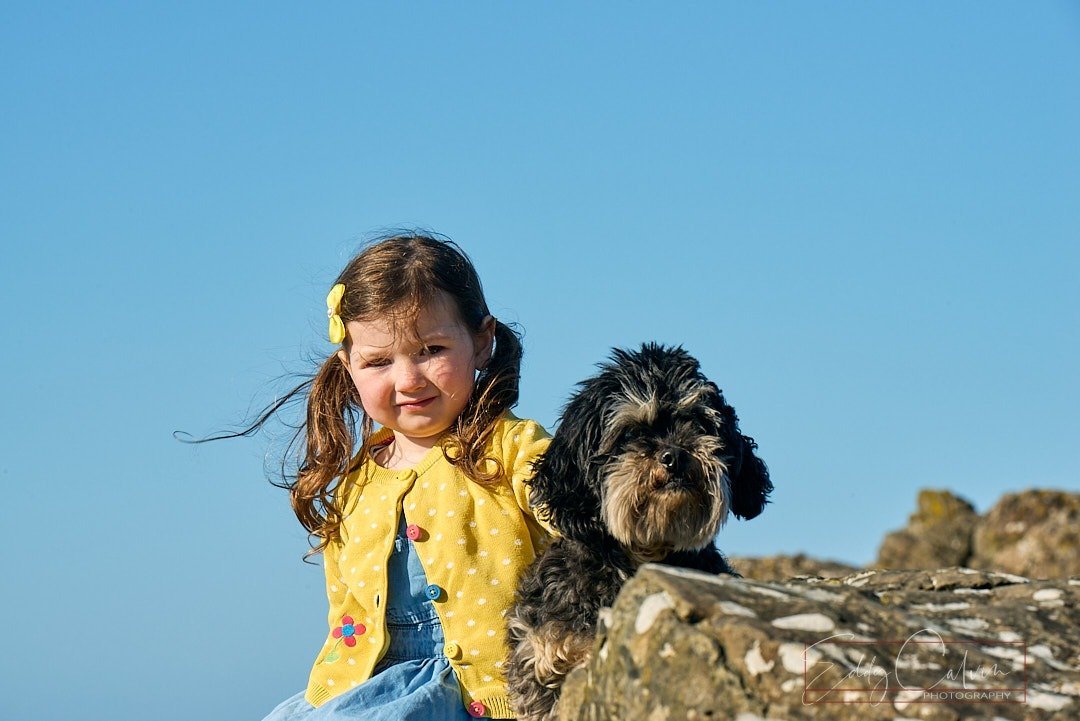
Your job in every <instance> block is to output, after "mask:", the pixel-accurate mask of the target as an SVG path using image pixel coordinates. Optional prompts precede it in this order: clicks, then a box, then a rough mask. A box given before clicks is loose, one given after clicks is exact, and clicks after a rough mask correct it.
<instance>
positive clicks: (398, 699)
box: [263, 514, 483, 721]
mask: <svg viewBox="0 0 1080 721" xmlns="http://www.w3.org/2000/svg"><path fill="white" fill-rule="evenodd" d="M405 528H406V523H405V517H404V514H403V515H402V518H401V521H400V523H399V525H398V531H397V537H396V538H394V551H393V553H392V554H391V556H390V562H389V564H388V567H387V573H388V578H387V586H388V590H387V603H386V628H387V631H388V632H389V636H390V646H389V648H388V649H387V650H386V655H385V656H383V658H382V659H381V660H380V661H379V663H378V665H377V666H375V670H374V671H372V675H371V678H370V679H368V680H367V681H365V682H364V683H362V684H360V685H359V686H357V687H356V688H354V689H351V690H350V691H346V692H345V693H342V694H340V695H338V696H335V697H334V698H332V699H330V700H329V701H327V702H326V703H324V704H323V705H322V706H319V707H318V708H315V707H313V706H312V705H311V704H310V703H308V702H307V699H305V698H304V691H301V692H300V693H298V694H296V695H295V696H292V697H291V698H288V699H286V700H285V701H283V702H282V703H281V704H280V705H278V707H277V708H275V709H274V710H273V711H271V712H270V714H269V715H268V716H267V717H266V718H264V719H263V721H338V719H364V721H475V719H474V718H473V717H472V716H470V715H469V713H468V711H466V710H465V705H464V703H463V702H462V700H461V690H460V688H459V686H458V681H457V677H456V676H455V675H454V669H453V668H452V667H451V666H450V662H449V661H447V660H446V656H445V655H444V654H443V643H444V639H443V631H442V625H441V624H440V623H439V617H438V615H437V614H436V613H435V608H434V607H433V606H432V604H431V601H430V600H429V599H428V597H427V595H426V589H427V585H428V583H427V577H426V576H425V575H424V568H423V566H421V565H420V558H419V557H418V556H417V554H416V549H415V548H413V545H412V541H411V540H409V538H408V536H406V535H405ZM481 721H483V719H481Z"/></svg>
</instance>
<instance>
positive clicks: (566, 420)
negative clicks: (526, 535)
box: [528, 379, 604, 540]
mask: <svg viewBox="0 0 1080 721" xmlns="http://www.w3.org/2000/svg"><path fill="white" fill-rule="evenodd" d="M594 380H595V379H594ZM599 390H600V389H599V387H598V384H597V383H595V382H594V381H586V382H585V383H582V384H581V386H580V390H579V391H578V393H577V394H576V395H575V396H574V397H573V398H572V399H571V400H570V402H569V403H568V404H567V406H566V408H565V409H564V410H563V414H562V420H561V422H560V423H559V427H558V429H557V430H556V431H555V436H554V437H553V438H552V439H551V444H550V445H549V446H548V448H547V450H546V451H545V452H544V454H543V455H542V456H541V457H540V459H539V460H537V461H536V462H535V463H534V466H533V467H534V468H535V471H536V472H535V474H534V475H533V477H532V480H530V481H528V485H529V489H530V495H529V500H530V502H531V503H532V505H533V506H534V507H536V509H537V512H538V514H539V515H540V517H541V518H543V519H545V520H547V521H548V522H549V523H551V525H552V527H553V528H555V530H557V531H558V532H559V534H561V535H562V536H564V537H567V538H574V539H578V540H583V539H586V538H589V537H593V536H595V535H597V534H599V533H602V529H603V525H602V523H601V521H600V515H599V512H600V495H599V485H600V479H599V473H600V467H601V464H600V463H599V462H598V461H599V458H598V457H597V456H596V453H597V450H598V449H599V448H600V443H601V434H602V432H603V410H602V409H603V407H604V402H603V400H601V398H600V397H599V395H600V393H599Z"/></svg>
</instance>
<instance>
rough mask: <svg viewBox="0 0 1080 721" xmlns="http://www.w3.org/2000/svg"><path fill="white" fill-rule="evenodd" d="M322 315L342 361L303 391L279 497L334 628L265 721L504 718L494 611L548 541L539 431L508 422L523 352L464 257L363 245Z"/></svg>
mask: <svg viewBox="0 0 1080 721" xmlns="http://www.w3.org/2000/svg"><path fill="white" fill-rule="evenodd" d="M327 306H328V315H329V317H330V341H331V342H332V343H335V344H340V348H339V349H338V350H337V351H336V352H334V353H333V354H332V355H331V356H330V357H329V358H327V360H326V362H325V363H324V364H323V365H322V367H321V368H320V369H319V371H318V372H317V374H316V375H315V377H314V378H313V379H312V380H311V381H310V383H309V384H305V385H304V386H301V389H306V390H307V394H308V395H307V421H306V427H305V428H304V429H303V433H305V435H306V444H305V448H304V460H303V462H302V464H301V466H300V469H299V472H298V474H297V478H296V481H295V483H294V484H291V485H289V486H288V487H289V489H290V493H291V496H292V504H293V508H294V510H295V511H296V515H297V517H298V518H299V519H300V522H301V523H302V524H303V525H304V527H305V528H307V529H308V530H309V531H310V532H311V533H312V534H313V535H314V536H315V537H316V538H318V539H319V544H318V546H317V548H316V549H315V550H316V552H317V551H319V550H321V551H322V554H323V563H324V566H325V570H326V593H327V597H328V600H329V602H330V612H329V619H328V620H329V624H328V625H329V628H328V629H327V634H326V641H325V642H324V643H323V644H322V648H321V650H320V651H319V653H318V655H317V656H316V658H315V664H314V666H313V668H312V669H311V674H310V676H309V678H308V684H307V688H306V689H304V690H303V691H301V692H300V693H298V694H296V695H295V696H293V697H292V698H289V699H287V700H286V701H284V702H283V703H281V704H280V705H279V706H278V707H277V708H275V709H274V710H273V711H272V712H271V713H270V715H269V716H267V717H266V719H265V720H264V721H301V720H302V721H314V720H315V719H320V720H321V719H344V718H357V719H361V718H362V719H365V720H366V721H381V720H384V719H385V720H387V721H389V720H390V719H393V721H401V720H402V719H423V720H424V721H442V720H444V719H446V720H448V719H470V718H501V719H505V718H513V713H512V712H511V709H510V706H509V703H508V702H507V696H506V693H507V692H506V680H505V677H504V674H503V668H504V658H505V657H506V655H507V649H506V643H505V632H504V618H503V614H504V612H505V610H506V609H507V608H508V607H509V606H510V604H511V602H512V601H513V597H514V590H515V587H516V584H517V580H518V577H519V576H520V574H521V573H522V571H524V569H525V568H526V566H528V565H529V563H530V562H531V561H532V560H533V558H534V557H535V555H536V554H537V553H538V551H539V550H540V548H541V546H542V545H544V544H545V543H546V541H547V539H548V533H547V529H546V526H545V525H544V524H542V523H540V522H538V521H537V519H536V517H535V516H534V514H533V512H532V510H530V508H529V504H528V500H527V499H528V496H527V491H526V487H525V485H524V481H525V479H527V478H528V476H529V474H530V464H531V462H532V461H533V460H535V459H536V458H537V456H538V455H539V454H540V453H541V452H542V451H543V450H544V449H545V448H546V446H547V443H548V434H547V433H546V432H545V431H544V429H543V428H541V427H540V426H539V425H538V424H536V423H535V422H533V421H526V420H519V419H517V418H515V417H514V416H513V415H511V414H510V412H509V411H510V408H511V407H512V406H513V405H515V404H516V403H517V399H518V375H519V371H520V367H521V343H520V340H519V338H518V337H517V335H516V334H515V333H514V332H513V331H512V330H511V329H510V328H508V327H507V326H506V325H504V324H502V323H500V322H498V321H497V320H495V319H494V318H493V317H492V316H491V314H490V313H489V312H488V307H487V303H486V302H485V300H484V295H483V291H482V289H481V286H480V280H479V278H477V275H476V271H475V269H474V268H473V266H472V263H471V262H470V261H469V259H468V258H467V257H466V256H465V254H464V253H463V252H462V251H461V250H460V249H458V248H457V246H456V245H454V244H453V243H451V242H449V241H443V240H439V239H435V238H430V237H425V236H419V235H412V236H399V237H392V238H389V239H386V240H383V241H381V242H378V243H376V244H374V245H371V246H369V247H368V248H367V249H365V250H364V251H363V252H361V253H360V254H359V255H358V256H356V257H355V258H354V259H353V260H352V261H350V262H349V264H348V265H347V266H346V267H345V269H344V270H343V271H342V272H341V275H340V276H338V278H337V281H336V283H335V284H334V286H333V288H332V289H331V290H330V294H329V295H328V296H327ZM298 390H299V389H298ZM279 405H280V404H279ZM357 417H359V418H360V420H361V423H360V428H361V434H360V436H361V437H360V439H359V450H357V449H356V448H355V445H356V444H355V440H356V439H354V437H353V427H354V422H355V420H356V418H357ZM264 420H265V416H264ZM374 423H377V424H379V425H380V426H381V428H380V429H379V430H378V431H374V432H373V427H374Z"/></svg>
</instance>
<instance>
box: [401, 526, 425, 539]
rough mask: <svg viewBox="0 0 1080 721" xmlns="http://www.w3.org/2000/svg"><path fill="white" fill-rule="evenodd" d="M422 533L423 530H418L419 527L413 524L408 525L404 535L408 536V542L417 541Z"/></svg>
mask: <svg viewBox="0 0 1080 721" xmlns="http://www.w3.org/2000/svg"><path fill="white" fill-rule="evenodd" d="M423 533H424V529H422V528H420V526H418V525H416V524H415V523H410V524H409V525H408V527H407V528H406V529H405V535H406V536H408V537H409V540H412V541H419V540H420V536H422V535H423Z"/></svg>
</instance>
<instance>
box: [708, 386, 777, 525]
mask: <svg viewBox="0 0 1080 721" xmlns="http://www.w3.org/2000/svg"><path fill="white" fill-rule="evenodd" d="M709 385H711V386H712V387H713V388H714V389H715V390H716V395H715V396H714V397H713V401H712V402H711V403H710V405H712V406H713V408H714V409H715V410H717V411H719V413H720V416H721V419H722V425H723V428H722V429H721V431H720V434H721V436H722V437H723V438H724V440H725V446H726V447H725V448H724V454H725V455H726V456H728V457H729V458H730V462H729V468H728V478H729V479H730V481H731V509H730V510H731V512H732V513H734V514H735V516H736V517H738V518H741V519H743V520H750V519H751V518H754V517H755V516H757V515H759V514H760V513H761V512H762V511H763V510H765V504H766V503H768V502H769V494H770V493H772V491H773V484H772V481H770V480H769V469H768V468H767V467H766V466H765V461H763V460H761V459H760V458H758V457H757V454H756V453H754V451H755V450H757V443H755V442H754V439H753V438H751V437H750V436H744V435H743V434H742V432H740V431H739V417H738V416H737V415H735V409H734V408H732V407H731V406H729V405H728V404H727V401H726V400H724V394H723V392H721V390H720V389H719V388H718V387H717V386H716V384H715V383H712V382H711V381H710V382H709Z"/></svg>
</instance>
